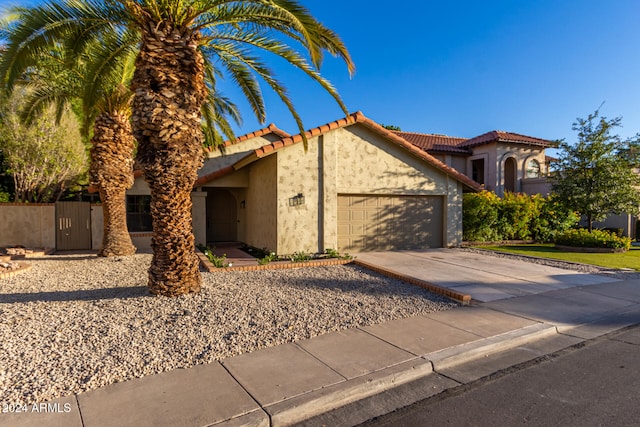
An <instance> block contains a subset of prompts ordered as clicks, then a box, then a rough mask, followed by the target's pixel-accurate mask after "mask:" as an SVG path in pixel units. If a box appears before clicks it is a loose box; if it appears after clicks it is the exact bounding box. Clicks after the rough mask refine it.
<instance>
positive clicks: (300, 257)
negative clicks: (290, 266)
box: [289, 251, 311, 262]
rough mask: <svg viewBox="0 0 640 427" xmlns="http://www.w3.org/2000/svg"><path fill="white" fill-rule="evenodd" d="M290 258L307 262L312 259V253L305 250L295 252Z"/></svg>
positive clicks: (292, 260)
mask: <svg viewBox="0 0 640 427" xmlns="http://www.w3.org/2000/svg"><path fill="white" fill-rule="evenodd" d="M289 258H290V259H291V262H306V261H310V260H311V255H310V254H308V253H306V252H304V251H300V252H294V253H293V255H291V256H290V257H289Z"/></svg>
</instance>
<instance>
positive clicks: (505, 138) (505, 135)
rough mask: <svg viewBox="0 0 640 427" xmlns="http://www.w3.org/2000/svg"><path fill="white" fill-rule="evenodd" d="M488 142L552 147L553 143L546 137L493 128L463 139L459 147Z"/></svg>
mask: <svg viewBox="0 0 640 427" xmlns="http://www.w3.org/2000/svg"><path fill="white" fill-rule="evenodd" d="M490 142H512V143H516V144H526V145H535V146H538V147H553V146H554V145H555V143H554V142H553V141H548V140H546V139H540V138H534V137H532V136H527V135H521V134H519V133H513V132H503V131H500V130H494V131H491V132H487V133H483V134H482V135H479V136H476V137H474V138H471V139H468V140H466V141H464V142H463V143H462V144H460V145H459V147H465V148H467V147H475V146H477V145H482V144H488V143H490Z"/></svg>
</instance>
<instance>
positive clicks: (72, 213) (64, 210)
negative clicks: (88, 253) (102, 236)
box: [56, 202, 91, 251]
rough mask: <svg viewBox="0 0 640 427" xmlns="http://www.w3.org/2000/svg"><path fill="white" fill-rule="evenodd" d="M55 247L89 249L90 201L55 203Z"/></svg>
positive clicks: (62, 249) (66, 249) (58, 248)
mask: <svg viewBox="0 0 640 427" xmlns="http://www.w3.org/2000/svg"><path fill="white" fill-rule="evenodd" d="M56 249H57V250H59V251H68V250H80V249H91V203H89V202H58V203H56Z"/></svg>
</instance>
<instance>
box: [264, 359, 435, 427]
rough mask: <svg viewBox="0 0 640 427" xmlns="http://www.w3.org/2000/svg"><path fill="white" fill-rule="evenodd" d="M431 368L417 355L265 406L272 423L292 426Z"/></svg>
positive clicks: (415, 376)
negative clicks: (396, 363) (397, 363)
mask: <svg viewBox="0 0 640 427" xmlns="http://www.w3.org/2000/svg"><path fill="white" fill-rule="evenodd" d="M432 372H433V365H432V364H431V363H430V362H429V361H427V360H424V359H423V358H416V359H412V360H409V361H408V362H403V363H401V364H399V365H395V366H391V367H388V368H384V369H382V370H380V371H376V372H373V373H370V374H367V375H364V376H361V377H357V378H354V379H351V380H346V381H344V382H341V383H338V384H334V385H331V386H328V387H324V388H322V389H319V390H315V391H312V392H309V393H306V394H303V395H300V396H296V397H293V398H291V399H287V400H285V401H282V402H278V403H275V404H272V405H269V406H265V407H263V410H264V411H265V412H266V413H267V414H269V416H270V418H271V426H273V427H279V426H289V425H292V424H295V423H299V422H301V421H304V420H307V419H309V418H312V417H314V416H317V415H321V414H323V413H325V412H328V411H331V410H333V409H335V408H337V407H342V406H345V405H348V404H349V403H353V402H357V401H358V400H362V399H365V398H367V397H370V396H373V395H375V394H378V393H382V392H383V391H386V390H389V389H391V388H393V387H397V386H400V385H402V384H406V383H408V382H411V381H415V380H417V379H420V378H424V377H426V376H428V375H430V374H431V373H432Z"/></svg>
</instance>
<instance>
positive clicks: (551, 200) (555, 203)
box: [530, 195, 580, 242]
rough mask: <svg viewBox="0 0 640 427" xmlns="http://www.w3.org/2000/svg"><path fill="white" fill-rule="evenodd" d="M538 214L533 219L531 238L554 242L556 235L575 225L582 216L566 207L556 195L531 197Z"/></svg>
mask: <svg viewBox="0 0 640 427" xmlns="http://www.w3.org/2000/svg"><path fill="white" fill-rule="evenodd" d="M531 199H532V201H533V203H534V204H535V205H536V211H537V213H538V214H537V215H534V216H533V218H532V219H531V224H530V229H531V238H532V239H533V240H535V241H536V242H553V240H554V238H555V235H556V234H557V233H561V232H563V231H566V230H569V229H570V228H572V227H575V226H576V224H577V223H578V221H579V220H580V216H579V215H578V214H577V213H576V212H574V211H572V210H569V209H567V208H566V206H565V205H564V203H561V202H560V200H559V199H558V196H556V195H550V196H548V197H547V198H544V197H542V196H540V195H535V196H532V197H531Z"/></svg>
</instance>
